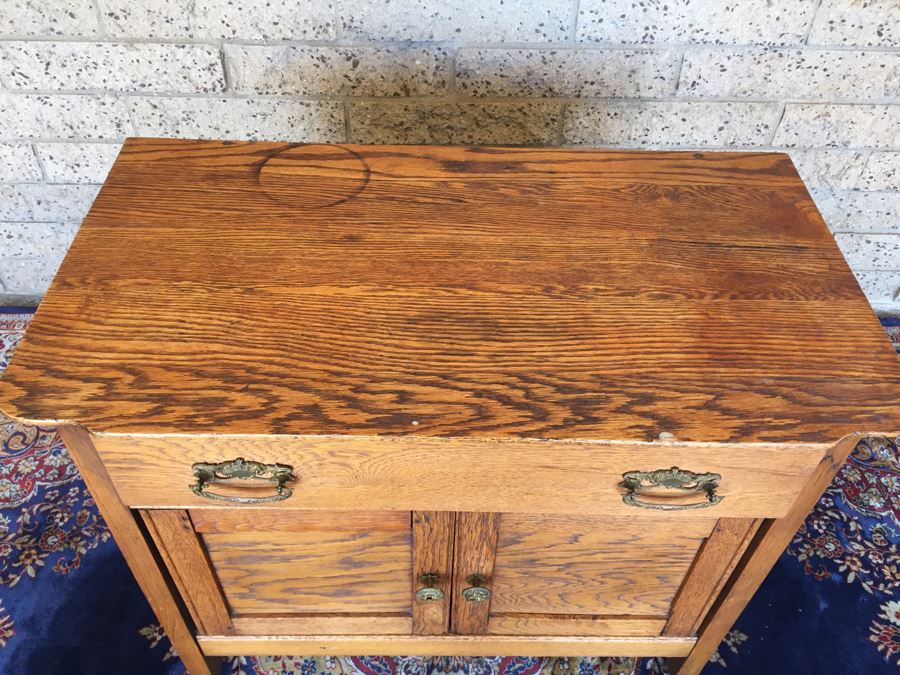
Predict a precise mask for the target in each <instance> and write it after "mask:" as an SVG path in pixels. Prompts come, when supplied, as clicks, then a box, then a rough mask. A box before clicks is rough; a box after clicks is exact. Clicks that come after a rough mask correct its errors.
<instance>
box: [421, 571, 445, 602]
mask: <svg viewBox="0 0 900 675" xmlns="http://www.w3.org/2000/svg"><path fill="white" fill-rule="evenodd" d="M439 578H440V577H438V575H437V574H420V575H419V583H423V584H425V588H420V589H419V590H417V591H416V600H418V601H419V602H432V601H434V600H443V599H444V591H442V590H441V589H440V588H435V587H434V586H435V584H436V583H437V582H438V579H439Z"/></svg>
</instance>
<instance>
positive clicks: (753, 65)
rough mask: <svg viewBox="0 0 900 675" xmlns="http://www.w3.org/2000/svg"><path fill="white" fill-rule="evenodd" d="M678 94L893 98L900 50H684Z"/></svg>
mask: <svg viewBox="0 0 900 675" xmlns="http://www.w3.org/2000/svg"><path fill="white" fill-rule="evenodd" d="M898 21H900V15H898ZM678 93H679V94H683V95H688V96H698V97H699V96H720V97H741V98H756V99H759V98H782V97H784V98H793V99H797V98H806V99H813V100H827V101H831V100H842V99H843V100H857V101H858V100H866V99H883V98H889V97H895V96H900V53H896V54H891V53H885V52H864V51H845V50H797V49H790V50H787V49H779V50H751V51H746V50H732V49H724V50H723V49H699V50H689V51H687V52H686V53H685V55H684V66H683V68H682V70H681V81H680V82H679V85H678Z"/></svg>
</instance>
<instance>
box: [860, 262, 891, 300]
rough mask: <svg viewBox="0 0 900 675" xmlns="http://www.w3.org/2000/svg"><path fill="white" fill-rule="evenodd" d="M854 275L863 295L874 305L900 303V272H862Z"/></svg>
mask: <svg viewBox="0 0 900 675" xmlns="http://www.w3.org/2000/svg"><path fill="white" fill-rule="evenodd" d="M854 274H855V275H856V280H857V281H858V282H859V285H860V287H861V288H862V290H863V293H865V294H866V297H867V298H868V299H869V302H871V303H872V304H873V305H887V304H890V303H893V302H897V301H900V272H898V271H896V270H860V271H858V272H854Z"/></svg>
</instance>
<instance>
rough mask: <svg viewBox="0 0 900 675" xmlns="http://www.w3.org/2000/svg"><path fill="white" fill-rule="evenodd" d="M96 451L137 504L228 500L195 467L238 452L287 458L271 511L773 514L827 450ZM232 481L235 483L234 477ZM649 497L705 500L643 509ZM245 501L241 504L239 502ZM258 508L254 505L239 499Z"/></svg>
mask: <svg viewBox="0 0 900 675" xmlns="http://www.w3.org/2000/svg"><path fill="white" fill-rule="evenodd" d="M95 442H96V446H97V450H98V452H99V454H100V456H101V458H102V459H103V462H104V465H105V466H106V469H107V471H108V472H109V475H110V477H111V478H112V481H113V483H114V484H115V487H116V490H117V491H118V493H119V495H120V497H121V498H122V500H123V501H124V502H125V503H126V504H128V505H129V506H132V507H139V508H159V507H170V508H203V507H213V508H214V507H222V506H229V504H228V503H227V502H223V501H222V500H219V499H212V498H208V497H204V496H201V495H198V494H195V492H194V491H192V489H191V486H192V485H195V484H196V482H197V478H196V476H195V475H194V473H193V471H192V465H194V464H195V463H198V462H202V463H218V462H223V461H228V460H233V459H235V458H237V457H243V458H246V459H248V460H255V461H258V462H262V463H267V464H268V463H278V464H281V465H286V466H289V467H290V468H291V471H292V472H293V477H294V478H293V480H291V481H289V482H288V483H287V487H289V488H290V489H291V490H292V494H291V495H290V497H289V498H286V499H283V500H279V501H266V502H263V503H259V504H256V507H264V508H267V509H279V508H298V509H336V510H353V509H358V508H359V506H360V505H361V504H364V505H366V507H367V508H372V509H385V510H404V511H411V510H434V511H500V512H524V513H582V514H608V515H626V516H627V515H631V516H633V515H635V514H638V513H652V514H653V515H654V516H656V517H661V518H664V517H684V514H686V513H700V512H701V511H702V512H703V514H704V515H709V516H713V517H726V516H727V517H752V518H777V517H780V516H782V515H784V514H785V513H786V512H787V511H788V509H789V508H790V506H791V504H792V503H793V502H794V499H795V498H796V496H797V493H798V491H799V488H800V486H802V485H803V484H804V483H805V481H806V479H807V477H808V476H809V475H810V474H811V473H812V471H813V469H814V468H815V467H816V465H817V464H818V463H819V461H820V460H821V459H822V457H823V455H824V453H825V452H826V447H825V446H819V445H759V446H751V447H749V448H748V446H736V445H709V444H677V443H671V444H663V443H660V444H651V443H648V444H616V443H571V442H541V441H521V442H510V441H502V442H501V441H490V440H471V439H419V438H414V437H388V438H355V437H314V438H309V437H287V438H285V437H270V438H264V439H260V438H258V437H257V438H249V437H239V436H206V437H187V436H152V437H150V436H120V435H98V436H97V437H96V439H95ZM674 466H677V467H680V468H681V469H685V470H689V471H693V472H697V473H715V474H719V475H720V479H719V480H718V481H717V484H716V492H715V494H716V496H717V497H719V498H721V501H718V502H717V503H715V504H708V503H707V499H706V495H705V494H704V493H702V492H695V493H690V492H684V491H681V490H677V489H676V490H665V489H656V490H649V491H647V492H645V491H646V486H645V487H642V488H641V494H640V495H639V498H638V499H636V500H635V501H636V502H637V503H633V504H628V503H626V502H625V501H624V500H623V495H625V494H626V490H625V488H623V487H621V486H620V483H621V482H622V480H623V474H625V473H627V472H632V471H643V472H647V471H653V470H657V469H669V468H670V467H674ZM231 483H234V484H235V487H232V486H231ZM246 485H247V481H241V480H233V481H226V483H225V484H221V485H215V486H211V487H210V488H209V490H210V491H215V492H216V493H217V494H224V495H225V496H226V497H228V496H231V497H235V496H243V497H247V496H250V497H251V498H253V499H257V498H263V499H267V498H272V497H274V496H275V487H274V486H273V485H266V484H263V485H260V486H257V487H253V488H251V489H247V488H246ZM647 503H657V504H663V505H670V506H671V505H681V506H683V505H698V504H699V505H700V506H704V507H705V506H708V508H702V509H696V510H693V511H681V510H678V511H665V510H652V511H650V510H647V509H646V508H641V506H642V505H644V506H645V505H646V504H647ZM238 506H240V505H238ZM244 507H246V508H254V506H253V505H249V506H248V505H244Z"/></svg>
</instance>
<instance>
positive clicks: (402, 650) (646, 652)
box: [198, 635, 695, 657]
mask: <svg viewBox="0 0 900 675" xmlns="http://www.w3.org/2000/svg"><path fill="white" fill-rule="evenodd" d="M198 641H199V642H200V645H201V647H202V648H203V652H204V653H205V654H209V655H215V656H231V655H233V654H244V655H247V656H266V655H271V654H308V655H319V654H322V655H332V656H354V655H358V654H384V655H389V656H496V655H497V654H516V655H517V656H669V657H673V656H684V655H685V654H687V653H688V652H689V651H690V650H691V647H693V645H694V642H695V639H694V638H684V637H657V638H645V637H579V636H555V635H545V636H543V637H541V638H540V639H537V638H535V637H534V636H530V635H529V636H524V637H519V636H507V635H427V636H426V635H415V636H400V635H306V636H304V635H291V636H288V635H284V636H243V637H237V636H218V635H201V636H199V637H198Z"/></svg>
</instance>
